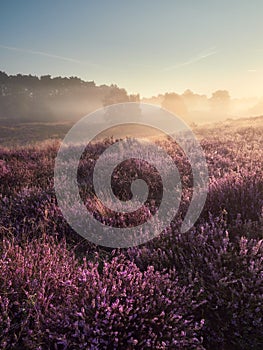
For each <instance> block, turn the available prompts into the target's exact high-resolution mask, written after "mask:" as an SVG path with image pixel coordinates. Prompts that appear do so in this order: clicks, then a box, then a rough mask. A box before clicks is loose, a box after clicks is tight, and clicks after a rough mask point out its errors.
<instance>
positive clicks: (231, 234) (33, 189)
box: [0, 130, 263, 350]
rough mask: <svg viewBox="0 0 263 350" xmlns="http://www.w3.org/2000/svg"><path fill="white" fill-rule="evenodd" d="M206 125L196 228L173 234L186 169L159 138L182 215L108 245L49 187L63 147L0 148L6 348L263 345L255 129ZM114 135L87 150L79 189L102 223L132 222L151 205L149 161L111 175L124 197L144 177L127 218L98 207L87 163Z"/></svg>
mask: <svg viewBox="0 0 263 350" xmlns="http://www.w3.org/2000/svg"><path fill="white" fill-rule="evenodd" d="M207 133H208V134H207V135H205V140H203V141H202V145H203V148H204V150H205V153H206V157H207V163H208V167H209V173H210V185H209V193H208V198H207V202H206V205H205V208H204V210H203V212H202V214H201V216H200V218H199V220H198V222H197V223H196V225H195V227H194V228H193V229H191V230H190V231H189V232H187V233H185V234H181V233H180V225H181V221H182V219H183V217H184V214H185V212H186V211H187V208H188V206H189V203H190V201H191V196H192V188H191V186H192V175H191V168H190V165H189V163H188V161H187V159H186V157H185V155H184V154H183V153H182V152H180V150H179V149H178V147H176V145H173V144H171V143H169V142H163V145H162V146H164V147H165V148H166V150H167V152H168V153H169V154H170V155H171V156H172V157H173V159H174V160H175V163H176V165H177V166H178V169H179V172H180V175H181V180H182V186H183V194H182V198H181V205H180V209H179V212H178V215H177V217H176V218H175V220H174V221H173V222H172V224H171V226H170V228H169V229H167V231H166V232H163V233H162V234H161V235H160V237H158V238H155V239H154V240H152V241H150V242H148V243H147V244H144V245H143V246H139V247H136V248H130V249H126V250H124V249H122V250H114V251H112V250H111V249H106V248H103V247H99V246H95V245H94V244H91V243H89V242H88V241H85V240H83V239H82V238H81V237H79V236H78V235H77V234H76V233H75V232H74V231H73V230H72V229H71V228H70V226H69V225H68V224H67V223H66V221H65V220H64V218H63V216H62V214H61V212H60V210H59V208H58V206H57V202H56V197H55V193H54V189H53V169H54V160H55V157H56V152H57V150H58V144H56V143H55V144H52V143H46V144H45V145H44V146H42V147H41V146H34V147H33V146H32V147H31V148H18V149H4V148H3V149H0V212H1V216H0V235H1V239H0V348H1V349H58V350H59V349H61V350H62V349H209V350H210V349H218V350H222V349H230V350H231V349H233V350H234V349H261V348H262V344H263V319H262V315H263V258H262V256H263V255H262V253H263V243H262V240H263V226H262V224H263V220H262V206H263V180H262V179H263V177H262V168H263V161H262V159H263V157H262V149H263V147H262V146H263V142H262V137H261V138H260V137H259V136H260V135H259V134H258V133H257V132H255V134H253V135H256V138H253V137H251V135H250V134H249V133H247V132H245V131H244V130H237V131H236V133H235V135H233V134H232V135H231V134H227V130H225V131H224V132H223V133H222V134H220V135H219V136H218V135H217V134H216V132H214V131H211V132H210V134H209V132H208V131H207ZM201 138H204V135H201ZM112 142H113V140H107V141H105V142H98V143H96V144H92V145H89V146H88V147H87V148H86V150H85V152H84V154H83V157H82V159H81V161H80V165H79V172H78V182H79V188H80V194H81V196H82V198H83V200H84V201H85V203H86V206H87V208H88V210H90V211H91V212H92V213H93V214H94V216H96V217H97V218H98V219H99V220H101V221H103V220H104V222H108V223H110V224H113V225H115V226H118V225H123V226H128V225H130V224H133V222H135V223H136V222H137V223H138V222H140V220H141V219H142V217H143V216H144V215H145V217H144V219H147V215H149V214H151V213H154V212H155V210H157V209H158V203H159V201H160V198H159V197H160V196H158V195H159V194H160V193H159V192H160V191H161V185H160V179H159V177H158V176H155V175H157V174H155V171H154V169H153V168H152V167H150V166H148V165H147V164H140V165H139V166H138V164H137V163H136V161H130V162H127V163H126V165H125V164H123V165H122V166H120V167H118V168H117V169H116V171H115V172H114V174H113V177H112V185H113V190H114V193H115V194H116V195H118V196H119V198H123V199H129V196H130V183H131V179H133V178H136V177H140V176H143V177H146V180H147V179H148V182H149V184H150V186H151V187H150V191H149V192H150V196H151V198H150V199H149V201H148V208H149V211H148V212H147V213H146V212H145V213H142V212H140V214H139V213H137V214H136V215H134V216H132V217H129V218H127V217H125V216H118V215H115V214H114V213H112V212H110V211H107V210H106V209H105V208H103V207H101V206H100V205H99V204H98V203H97V201H96V197H95V194H94V189H93V186H92V181H91V180H92V169H93V167H94V165H95V162H96V159H97V158H98V156H99V155H100V154H101V153H102V152H103V150H104V149H106V148H107V146H108V145H109V144H110V143H112ZM136 164H137V166H138V167H139V169H140V172H136V171H134V172H133V170H132V169H133V166H135V167H136ZM125 166H126V167H125ZM197 166H198V165H197ZM129 171H132V172H129ZM167 171H168V170H167ZM156 195H157V198H156ZM105 216H106V219H105ZM107 220H108V221H107Z"/></svg>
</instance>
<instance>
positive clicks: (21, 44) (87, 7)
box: [0, 0, 263, 97]
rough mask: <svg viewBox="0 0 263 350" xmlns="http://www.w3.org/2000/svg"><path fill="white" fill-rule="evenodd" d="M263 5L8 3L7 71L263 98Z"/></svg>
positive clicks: (0, 59)
mask: <svg viewBox="0 0 263 350" xmlns="http://www.w3.org/2000/svg"><path fill="white" fill-rule="evenodd" d="M262 14H263V1H262V0H253V1H251V0H221V1H217V0H198V1H196V0H180V1H179V0H140V1H139V0H133V1H128V0H111V1H109V0H108V1H106V0H97V1H94V0H93V1H91V0H76V1H73V0H71V1H70V0H52V1H51V0H46V1H33V0H24V1H19V0H17V1H14V0H1V1H0V70H2V71H5V72H6V73H8V74H17V73H22V74H33V75H38V76H40V75H45V74H51V75H52V76H78V77H80V78H82V79H84V80H89V81H90V80H94V81H95V82H96V84H98V85H101V84H117V85H118V86H120V87H124V88H125V89H126V90H127V91H128V92H129V93H140V95H141V96H144V97H150V96H153V95H157V94H159V93H164V92H171V91H175V92H178V93H182V92H183V91H184V90H186V89H191V90H193V91H194V92H197V93H202V94H207V95H211V93H212V92H213V91H215V90H218V89H227V90H229V92H230V94H231V96H233V97H252V96H255V97H260V96H263V40H262V38H263V21H262Z"/></svg>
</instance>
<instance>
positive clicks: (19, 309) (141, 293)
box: [0, 237, 203, 349]
mask: <svg viewBox="0 0 263 350" xmlns="http://www.w3.org/2000/svg"><path fill="white" fill-rule="evenodd" d="M100 265H101V266H100ZM0 271H1V273H0V286H1V290H0V291H1V299H0V310H1V314H0V321H1V322H0V333H1V337H0V346H1V349H15V348H17V349H18V348H24V349H73V348H78V349H129V348H131V349H167V348H171V349H172V348H178V349H203V347H202V345H201V336H200V329H201V328H202V325H203V320H200V321H199V322H196V321H195V320H194V317H193V315H192V310H194V309H195V308H196V307H197V305H196V303H195V302H194V301H192V290H191V288H190V287H189V288H187V287H181V286H180V285H179V284H178V280H177V277H176V273H175V271H173V276H174V278H173V279H170V277H169V274H167V273H164V272H157V271H155V270H154V268H153V267H151V266H148V268H147V269H146V271H145V272H141V271H140V270H139V268H138V267H137V266H136V265H135V264H134V263H132V262H131V261H129V260H127V259H126V258H125V257H124V256H122V255H119V256H118V257H113V258H112V259H111V261H101V262H99V261H97V262H86V261H85V260H84V262H83V263H81V264H79V262H78V260H77V259H76V258H75V256H74V255H73V254H72V253H71V252H69V251H68V250H67V248H66V246H65V244H64V243H63V242H61V243H59V244H56V242H55V241H54V240H53V239H51V238H47V237H44V238H43V239H42V240H41V239H38V240H33V241H31V242H30V243H29V244H27V245H26V246H24V247H21V246H19V245H17V244H15V243H14V242H10V241H8V240H6V239H4V240H3V241H2V243H1V259H0Z"/></svg>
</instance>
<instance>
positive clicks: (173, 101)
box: [162, 92, 188, 118]
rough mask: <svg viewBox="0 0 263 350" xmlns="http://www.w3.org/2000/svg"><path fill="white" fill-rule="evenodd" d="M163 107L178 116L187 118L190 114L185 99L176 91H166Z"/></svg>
mask: <svg viewBox="0 0 263 350" xmlns="http://www.w3.org/2000/svg"><path fill="white" fill-rule="evenodd" d="M162 107H163V108H165V109H167V110H168V111H170V112H172V113H174V114H175V115H177V116H178V117H182V118H185V117H187V116H188V110H187V108H186V106H185V104H184V101H183V99H182V98H181V96H180V95H178V94H176V93H174V92H173V93H166V94H165V95H164V99H163V102H162Z"/></svg>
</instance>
